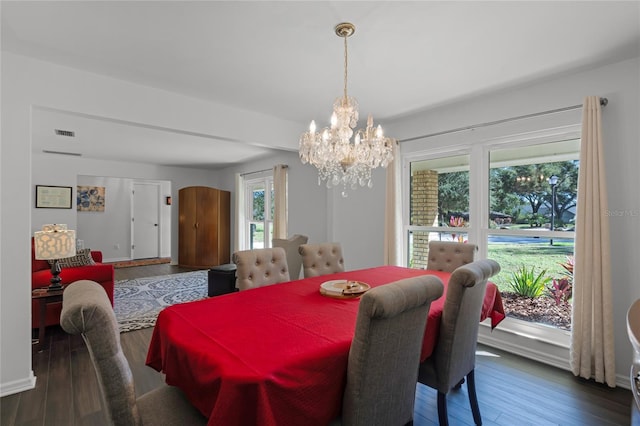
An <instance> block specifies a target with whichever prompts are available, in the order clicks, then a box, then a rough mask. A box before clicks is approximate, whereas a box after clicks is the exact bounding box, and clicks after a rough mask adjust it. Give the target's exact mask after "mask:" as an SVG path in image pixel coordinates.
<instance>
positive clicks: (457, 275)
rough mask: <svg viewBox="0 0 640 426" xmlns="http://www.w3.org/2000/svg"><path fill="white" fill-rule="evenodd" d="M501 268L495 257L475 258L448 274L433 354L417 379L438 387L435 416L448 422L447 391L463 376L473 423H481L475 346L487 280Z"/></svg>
mask: <svg viewBox="0 0 640 426" xmlns="http://www.w3.org/2000/svg"><path fill="white" fill-rule="evenodd" d="M499 271H500V265H498V263H497V262H496V261H494V260H491V259H486V260H477V261H475V262H472V263H470V264H468V265H464V266H461V267H459V268H457V269H456V270H455V271H453V273H452V274H451V277H450V278H449V283H448V285H447V295H446V299H445V303H444V308H443V311H442V319H441V320H440V333H439V335H438V340H437V342H436V345H435V347H434V350H433V354H432V355H431V356H430V357H429V358H427V359H426V360H425V361H424V362H422V363H421V364H420V369H419V371H418V381H419V382H420V383H423V384H425V385H427V386H429V387H431V388H434V389H436V390H437V391H438V420H439V422H440V426H444V425H448V424H449V423H448V416H447V393H449V391H450V390H451V389H453V388H455V387H457V386H458V385H459V384H461V383H462V382H463V381H464V379H465V377H466V379H467V390H468V393H469V403H470V404H471V412H472V413H473V420H474V421H475V424H476V425H481V424H482V419H481V417H480V408H479V406H478V397H477V395H476V388H475V376H474V370H475V362H476V346H477V343H478V326H479V324H480V312H481V309H482V303H483V301H484V296H485V290H486V288H487V280H488V279H489V278H490V277H491V276H493V275H495V274H497V273H498V272H499Z"/></svg>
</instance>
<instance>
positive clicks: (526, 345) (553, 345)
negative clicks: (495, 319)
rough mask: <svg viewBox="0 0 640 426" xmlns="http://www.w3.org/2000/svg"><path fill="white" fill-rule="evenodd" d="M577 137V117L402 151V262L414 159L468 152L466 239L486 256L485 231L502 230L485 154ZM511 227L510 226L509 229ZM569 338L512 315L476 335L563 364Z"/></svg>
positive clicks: (562, 234)
mask: <svg viewBox="0 0 640 426" xmlns="http://www.w3.org/2000/svg"><path fill="white" fill-rule="evenodd" d="M580 138H581V124H580V123H576V124H569V125H564V126H558V127H550V128H545V129H542V130H534V131H528V132H524V133H512V134H508V135H506V136H494V137H488V138H485V139H479V140H477V141H473V142H472V143H460V144H452V145H449V146H448V147H443V146H439V147H434V148H431V149H424V150H419V151H418V150H416V151H412V152H410V153H406V154H403V155H402V165H403V167H402V171H403V173H402V224H403V233H402V235H403V246H402V247H403V253H402V261H403V262H404V264H405V265H408V262H409V258H408V257H409V256H408V255H409V250H408V247H409V246H408V245H409V231H411V230H415V229H416V227H413V226H410V225H409V222H410V217H409V215H410V202H411V198H410V185H409V182H410V173H411V163H412V162H414V161H420V160H426V159H431V158H438V157H442V156H454V155H461V154H468V155H469V214H470V216H471V217H473V222H472V226H470V227H469V228H466V230H467V231H468V234H467V235H468V240H469V242H472V243H475V244H477V246H478V253H477V255H476V256H477V257H476V258H478V259H486V258H487V253H488V238H489V235H491V234H494V235H495V234H500V233H502V232H501V230H496V229H490V227H489V210H490V198H489V195H490V194H489V191H490V185H489V173H490V161H489V155H490V152H491V150H495V149H504V148H517V147H523V146H528V145H536V144H542V143H550V142H557V141H561V140H567V139H580ZM441 230H442V229H441ZM514 232H515V231H510V232H509V233H514ZM542 232H544V237H545V238H567V237H569V238H575V233H574V232H568V231H551V230H548V231H542ZM505 233H506V232H505ZM529 235H530V234H529ZM541 236H542V234H541ZM496 332H497V334H496ZM498 335H499V336H498ZM570 339H571V333H570V332H568V331H566V330H561V329H557V328H554V327H550V326H546V325H542V324H536V323H530V322H527V321H523V320H518V319H514V318H505V320H504V321H503V323H502V324H500V327H498V328H497V329H496V330H493V331H492V330H491V328H490V325H488V324H486V323H481V327H480V334H479V341H481V342H484V343H487V344H489V345H491V346H496V347H499V348H501V349H504V350H507V351H509V352H513V353H517V354H520V355H523V356H527V357H530V358H533V359H537V360H539V361H542V362H546V363H549V364H552V365H557V366H559V367H561V368H565V369H566V368H567V367H568V362H569V344H570Z"/></svg>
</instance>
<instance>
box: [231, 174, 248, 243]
mask: <svg viewBox="0 0 640 426" xmlns="http://www.w3.org/2000/svg"><path fill="white" fill-rule="evenodd" d="M243 207H244V178H243V177H242V175H241V174H240V173H236V202H235V208H236V214H235V219H236V223H235V230H236V235H235V238H234V239H233V245H234V247H233V250H232V253H233V252H236V251H238V250H244V220H245V216H244V208H243Z"/></svg>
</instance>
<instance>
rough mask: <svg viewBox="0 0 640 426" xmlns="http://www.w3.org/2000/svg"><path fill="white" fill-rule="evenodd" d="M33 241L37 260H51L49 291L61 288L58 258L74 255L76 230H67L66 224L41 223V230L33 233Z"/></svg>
mask: <svg viewBox="0 0 640 426" xmlns="http://www.w3.org/2000/svg"><path fill="white" fill-rule="evenodd" d="M33 241H34V246H35V257H36V259H37V260H53V263H52V264H51V285H49V291H54V290H60V289H62V285H61V284H60V281H62V279H61V278H60V277H59V275H60V271H61V268H60V264H59V263H58V259H62V258H65V257H71V256H75V255H76V231H71V230H68V229H67V225H58V224H53V225H43V226H42V231H37V232H35V233H34V235H33Z"/></svg>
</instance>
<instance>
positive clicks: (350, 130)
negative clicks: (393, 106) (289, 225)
mask: <svg viewBox="0 0 640 426" xmlns="http://www.w3.org/2000/svg"><path fill="white" fill-rule="evenodd" d="M354 31H355V26H354V25H353V24H351V23H349V22H343V23H340V24H338V25H336V27H335V33H336V34H337V35H338V36H340V37H343V38H344V87H343V95H342V97H339V98H336V100H335V102H334V103H333V114H332V115H331V122H330V125H329V127H325V128H323V129H321V130H320V131H319V132H317V131H316V130H317V129H316V123H315V121H314V120H312V121H311V124H309V131H308V132H305V133H303V134H302V135H301V136H300V160H301V161H302V163H303V164H306V163H309V164H311V165H313V166H315V167H316V168H317V169H318V184H320V183H321V182H322V181H325V182H326V185H327V188H331V187H334V186H338V185H341V186H342V187H343V191H342V196H343V197H346V196H347V187H350V188H351V189H356V188H357V187H358V186H367V187H369V188H371V187H372V186H373V182H372V180H371V171H372V170H373V169H376V168H378V167H383V168H384V167H387V165H388V164H389V163H390V162H391V161H392V160H393V141H392V139H390V138H387V137H385V136H384V133H383V132H382V127H380V126H379V125H378V126H377V127H375V126H374V124H373V117H372V116H371V115H369V117H368V118H367V123H366V126H365V127H364V128H362V129H356V127H357V124H358V117H359V113H358V102H357V101H356V99H355V98H351V97H349V95H348V92H347V83H348V77H349V74H348V65H349V50H348V47H347V37H350V36H351V35H353V33H354Z"/></svg>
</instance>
